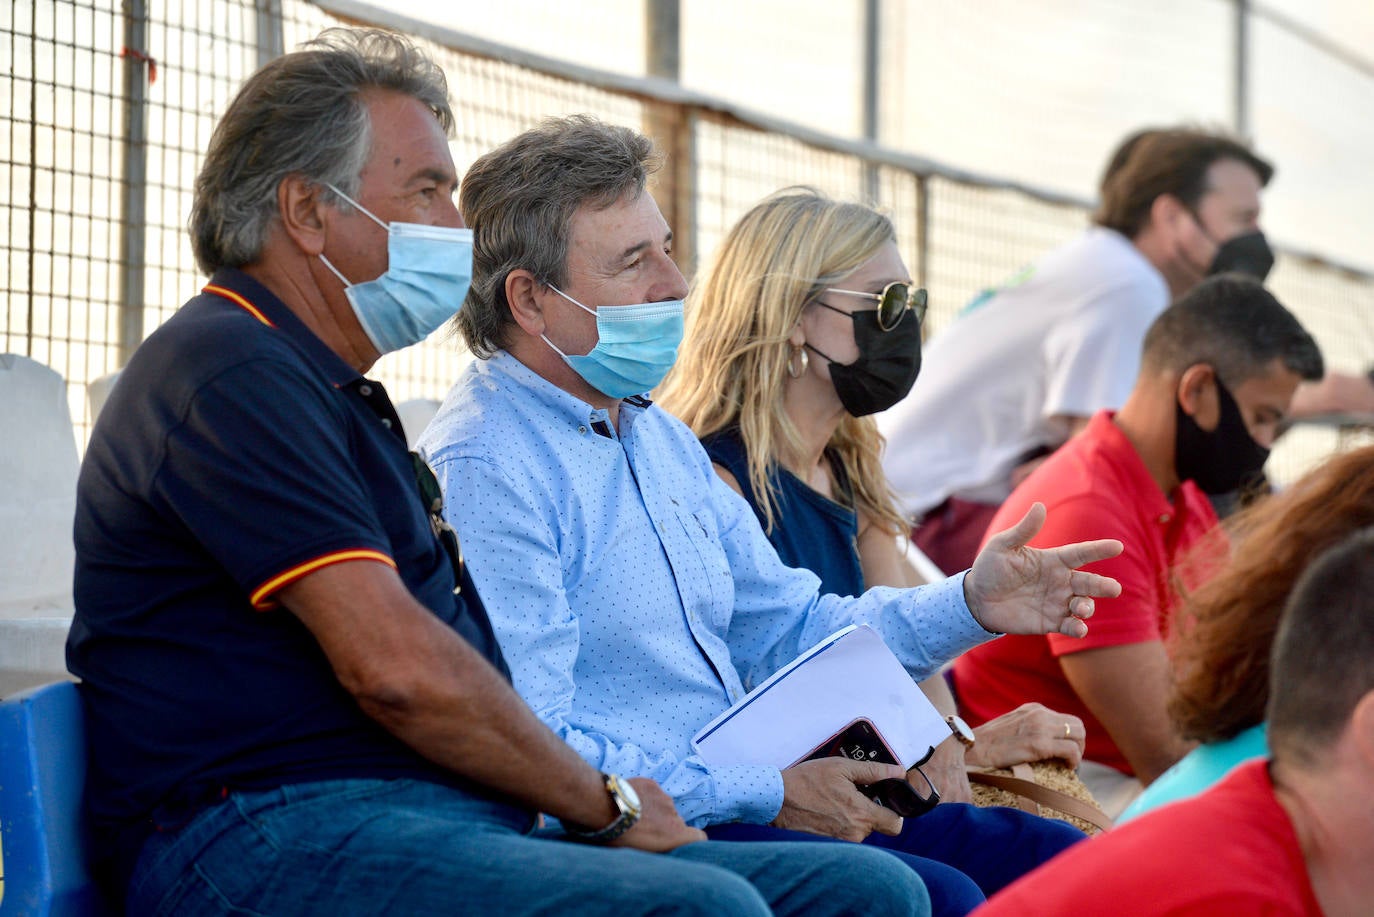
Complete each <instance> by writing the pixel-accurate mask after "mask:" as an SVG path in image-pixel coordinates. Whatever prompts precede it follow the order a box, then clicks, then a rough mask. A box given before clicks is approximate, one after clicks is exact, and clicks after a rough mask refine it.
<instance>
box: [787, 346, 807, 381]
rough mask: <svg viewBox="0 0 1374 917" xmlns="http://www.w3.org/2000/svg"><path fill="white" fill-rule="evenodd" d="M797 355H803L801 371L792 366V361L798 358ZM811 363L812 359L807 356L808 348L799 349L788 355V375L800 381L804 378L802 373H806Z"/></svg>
mask: <svg viewBox="0 0 1374 917" xmlns="http://www.w3.org/2000/svg"><path fill="white" fill-rule="evenodd" d="M797 354H801V369H797V368H796V367H795V366H793V365H792V360H793V358H795V357H796V355H797ZM810 363H811V357H810V356H808V355H807V353H806V348H805V347H798V348H797V349H796V350H795V351H793V352H792V353H789V354H788V355H787V374H788V375H789V376H791V377H792V378H793V379H800V378H801V377H802V373H804V372H806V367H807V366H808V365H809V364H810Z"/></svg>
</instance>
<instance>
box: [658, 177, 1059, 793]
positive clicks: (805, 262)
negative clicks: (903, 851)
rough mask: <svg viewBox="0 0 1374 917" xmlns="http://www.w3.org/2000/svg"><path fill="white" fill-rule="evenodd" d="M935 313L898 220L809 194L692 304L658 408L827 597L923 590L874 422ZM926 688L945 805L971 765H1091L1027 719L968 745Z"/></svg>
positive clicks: (721, 261)
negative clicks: (937, 715) (937, 730)
mask: <svg viewBox="0 0 1374 917" xmlns="http://www.w3.org/2000/svg"><path fill="white" fill-rule="evenodd" d="M925 310H926V292H925V291H924V290H920V289H917V288H916V287H915V285H914V284H913V283H912V282H911V278H910V274H909V272H908V271H907V267H906V265H905V264H904V263H903V261H902V257H901V253H900V252H899V250H898V248H897V240H896V233H895V231H894V229H893V226H892V223H891V221H890V220H889V219H888V218H887V217H885V216H883V215H882V214H880V213H877V212H876V211H874V210H872V209H871V208H868V207H865V206H863V205H861V204H855V203H845V202H839V201H834V200H831V199H829V198H827V197H825V196H824V195H822V194H820V193H819V192H817V191H815V190H812V189H809V188H788V189H784V190H782V191H780V192H778V193H776V194H774V195H773V196H771V197H769V198H767V199H765V200H764V201H762V202H761V203H759V204H757V205H756V206H755V207H754V208H753V209H751V210H750V211H749V212H748V213H747V214H745V215H744V217H742V218H741V219H740V221H739V223H737V224H736V225H735V226H734V228H733V229H731V230H730V232H729V233H728V235H727V236H726V238H725V240H724V242H723V243H722V245H721V247H720V249H719V251H718V252H717V253H716V255H715V258H714V260H713V261H712V262H711V263H710V264H708V265H706V266H705V267H704V268H703V269H702V271H701V273H700V274H699V275H698V277H697V280H696V283H695V286H694V288H693V290H692V292H691V294H690V295H689V297H688V300H687V325H686V334H685V337H684V340H683V343H682V346H681V348H680V350H679V352H678V358H677V362H676V365H675V366H674V369H673V371H672V373H671V374H670V375H669V376H668V378H667V380H665V382H664V384H663V386H662V388H661V389H660V390H659V392H658V394H657V401H658V403H659V404H660V405H661V406H663V407H665V408H666V409H667V410H669V411H671V412H673V413H675V414H677V415H678V416H679V417H680V418H682V419H683V420H684V421H685V422H686V423H687V424H688V426H690V427H691V428H692V430H693V432H695V433H696V434H697V436H698V437H700V438H701V439H702V442H703V444H704V445H705V446H706V449H707V452H708V453H709V454H710V456H711V459H712V461H713V462H714V463H715V468H716V471H717V473H718V474H719V475H720V476H721V478H722V479H723V480H725V482H726V483H728V484H729V485H730V486H731V487H733V488H734V489H735V490H736V491H737V492H739V493H740V494H741V495H742V496H743V497H744V498H745V499H746V500H747V501H748V502H749V503H750V505H751V506H752V507H753V509H754V511H755V513H756V515H757V516H758V518H759V522H760V523H761V524H762V526H763V527H764V530H765V532H766V533H767V534H768V538H769V540H770V541H771V542H772V543H773V545H774V547H775V548H776V549H777V550H778V554H779V555H780V556H781V557H782V559H783V561H784V562H785V563H788V564H791V565H793V566H798V567H806V568H809V569H811V570H812V571H813V572H815V573H816V575H817V576H819V577H820V578H821V586H822V589H823V590H824V591H828V592H834V593H838V594H842V595H844V594H850V595H856V594H858V593H859V592H862V591H863V590H864V589H866V588H869V587H872V586H898V587H902V586H911V585H917V584H919V583H921V582H922V578H921V577H920V576H919V575H918V574H917V573H916V571H915V569H913V567H912V566H911V565H910V564H909V563H908V562H907V560H906V553H905V552H906V547H907V544H906V530H907V526H906V521H905V519H904V518H903V516H902V514H901V512H900V511H899V510H898V508H897V505H896V502H895V500H894V498H893V495H892V493H891V490H890V489H889V487H888V483H887V480H886V478H885V477H884V475H883V471H882V466H881V464H880V461H879V459H880V453H881V448H882V437H881V436H880V435H879V433H878V429H877V425H876V423H875V422H874V420H873V418H872V417H870V416H869V415H871V414H874V413H877V412H879V411H883V410H886V409H887V408H889V407H891V406H892V405H893V404H895V403H897V402H898V401H899V400H901V399H902V398H903V397H905V395H906V394H907V392H909V391H910V390H911V387H912V385H913V384H914V383H915V381H916V377H917V374H918V373H919V371H920V365H921V323H922V320H923V318H924V316H925ZM923 687H924V688H925V689H926V692H927V694H928V695H930V696H931V698H932V700H933V701H934V702H935V704H936V706H937V707H939V708H940V709H941V712H942V713H945V714H947V715H949V716H950V718H951V720H952V722H951V730H952V733H953V734H952V735H951V737H950V739H949V741H947V742H945V743H944V744H943V745H941V747H940V748H939V749H937V752H936V758H935V759H934V760H932V762H931V765H930V766H927V768H926V769H927V771H928V772H930V773H931V775H932V777H933V778H934V780H935V782H936V784H937V786H938V787H939V789H940V793H941V796H942V797H943V798H944V799H946V800H955V801H967V800H968V799H969V798H970V791H969V788H968V781H967V777H966V775H965V772H964V765H965V764H977V765H983V766H990V767H1006V766H1010V765H1012V764H1017V763H1020V762H1023V761H1033V760H1039V759H1041V758H1048V757H1058V758H1063V759H1064V760H1066V761H1067V762H1068V763H1069V764H1070V765H1071V766H1077V764H1078V762H1079V760H1080V759H1081V756H1082V751H1083V740H1084V732H1083V724H1082V721H1081V720H1079V719H1078V718H1077V717H1074V716H1070V715H1066V714H1059V713H1055V712H1054V711H1051V710H1049V709H1047V708H1045V707H1043V706H1040V705H1039V704H1027V705H1025V706H1024V707H1021V708H1019V709H1017V710H1014V711H1012V712H1010V713H1008V714H1006V715H1005V716H1003V717H1000V718H998V719H996V720H993V721H992V722H989V723H987V724H985V725H984V726H981V727H979V728H978V729H977V730H972V731H970V730H968V729H967V727H966V726H965V725H964V724H963V721H962V720H959V719H958V717H957V715H956V710H955V706H954V699H953V697H952V696H951V695H950V693H949V689H948V687H947V686H946V685H945V683H944V680H943V679H942V678H939V677H938V676H937V677H934V678H932V679H930V680H928V681H927V682H926V683H925V684H924V685H923ZM970 740H971V741H970ZM932 767H933V768H934V770H933V771H932V770H931V768H932ZM937 775H938V776H937Z"/></svg>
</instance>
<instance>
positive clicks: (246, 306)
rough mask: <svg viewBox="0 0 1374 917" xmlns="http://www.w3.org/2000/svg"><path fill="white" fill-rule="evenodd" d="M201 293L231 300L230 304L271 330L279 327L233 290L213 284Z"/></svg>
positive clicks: (209, 284) (206, 286)
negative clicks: (241, 309)
mask: <svg viewBox="0 0 1374 917" xmlns="http://www.w3.org/2000/svg"><path fill="white" fill-rule="evenodd" d="M201 292H202V293H214V294H215V295H216V296H223V297H224V298H225V299H227V300H229V301H230V302H232V303H235V304H237V305H238V306H240V307H242V308H243V310H244V311H245V312H247V313H248V314H249V315H251V316H253V317H254V318H256V319H257V320H258V321H260V322H262V323H263V324H264V325H266V326H267V327H269V328H275V327H277V326H276V325H274V324H272V320H271V319H269V318H268V317H267V316H265V315H263V314H262V312H261V311H259V309H258V307H257V306H255V305H253V304H252V303H251V302H249V301H248V300H246V299H244V298H243V297H242V296H240V295H239V294H237V293H235V292H234V291H233V290H230V289H226V288H225V287H220V286H215V285H214V284H212V283H208V284H206V285H205V289H203V290H201Z"/></svg>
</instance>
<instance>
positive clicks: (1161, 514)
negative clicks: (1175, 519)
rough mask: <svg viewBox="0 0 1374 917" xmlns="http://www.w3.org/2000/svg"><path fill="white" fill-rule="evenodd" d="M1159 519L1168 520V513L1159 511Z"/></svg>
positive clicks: (1161, 520)
mask: <svg viewBox="0 0 1374 917" xmlns="http://www.w3.org/2000/svg"><path fill="white" fill-rule="evenodd" d="M1159 521H1160V522H1168V521H1169V514H1168V513H1160V514H1159Z"/></svg>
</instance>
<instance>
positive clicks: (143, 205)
mask: <svg viewBox="0 0 1374 917" xmlns="http://www.w3.org/2000/svg"><path fill="white" fill-rule="evenodd" d="M123 11H124V55H123V57H124V137H123V143H122V144H121V148H120V149H121V153H122V156H123V168H122V170H121V177H122V181H123V184H122V186H121V188H120V214H121V218H120V229H119V343H118V360H119V364H118V365H119V366H123V365H124V364H125V363H127V362H129V357H130V356H132V355H133V352H134V351H135V350H136V349H137V348H138V345H139V344H140V343H142V341H143V307H144V265H145V263H146V259H145V252H144V245H145V240H146V230H145V227H146V225H147V218H148V214H147V205H148V201H147V189H148V95H147V86H148V82H149V80H150V79H151V76H152V74H153V72H154V70H153V66H155V65H154V64H153V63H152V58H151V57H150V55H149V53H148V6H147V3H146V2H145V0H124V2H123Z"/></svg>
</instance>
